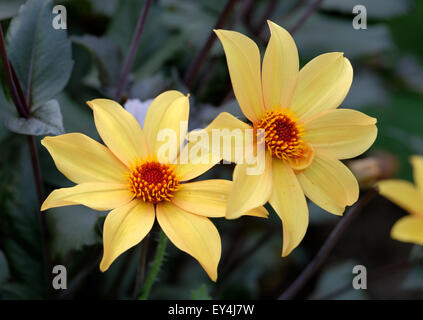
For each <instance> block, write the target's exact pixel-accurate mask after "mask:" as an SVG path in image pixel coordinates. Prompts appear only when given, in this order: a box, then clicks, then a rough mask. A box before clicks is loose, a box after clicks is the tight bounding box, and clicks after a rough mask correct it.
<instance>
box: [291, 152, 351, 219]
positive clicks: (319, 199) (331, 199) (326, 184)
mask: <svg viewBox="0 0 423 320" xmlns="http://www.w3.org/2000/svg"><path fill="white" fill-rule="evenodd" d="M297 177H298V180H299V182H300V184H301V187H302V188H303V190H304V193H305V195H306V196H307V197H308V198H309V199H310V200H311V201H313V202H314V203H315V204H317V205H318V206H319V207H321V208H322V209H324V210H326V211H329V212H330V213H333V214H336V215H342V213H343V212H344V210H345V206H347V205H348V206H350V205H352V204H354V203H355V202H356V201H357V199H358V195H359V187H358V182H357V179H356V178H355V177H354V175H353V174H352V173H351V171H350V170H349V169H348V168H347V167H346V166H345V165H344V164H343V163H342V162H341V161H339V160H336V159H334V158H332V157H330V156H328V155H325V154H323V153H319V152H316V154H315V157H314V160H313V163H312V164H311V165H310V166H309V167H307V168H306V169H305V170H303V171H301V172H299V173H298V174H297Z"/></svg>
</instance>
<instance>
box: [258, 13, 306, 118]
mask: <svg viewBox="0 0 423 320" xmlns="http://www.w3.org/2000/svg"><path fill="white" fill-rule="evenodd" d="M267 23H268V24H269V28H270V32H271V37H270V40H269V43H268V45H267V49H266V52H265V54H264V58H263V70H262V83H263V97H264V105H265V108H266V109H270V110H280V109H282V108H286V107H288V106H289V102H290V100H291V98H292V94H293V93H294V88H295V84H296V82H297V77H298V69H299V62H298V51H297V46H296V45H295V42H294V39H292V37H291V35H290V34H289V32H288V31H286V30H285V29H284V28H282V27H280V26H278V25H277V24H275V23H273V22H271V21H267Z"/></svg>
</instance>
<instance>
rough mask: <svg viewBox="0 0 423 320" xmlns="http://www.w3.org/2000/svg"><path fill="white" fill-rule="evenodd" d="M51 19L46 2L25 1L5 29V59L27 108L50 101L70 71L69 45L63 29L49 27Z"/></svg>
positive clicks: (50, 10)
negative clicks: (25, 97) (27, 95)
mask: <svg viewBox="0 0 423 320" xmlns="http://www.w3.org/2000/svg"><path fill="white" fill-rule="evenodd" d="M54 17H55V15H54V14H53V13H52V4H51V1H50V0H29V1H28V2H27V3H26V4H25V5H23V6H22V7H21V9H20V10H19V14H18V15H17V16H16V17H15V18H13V20H12V21H11V23H10V26H9V29H8V33H7V42H8V54H9V58H10V60H11V62H12V65H13V66H14V68H15V70H16V73H17V75H18V78H19V82H20V84H21V86H22V89H23V91H24V92H27V90H29V92H30V94H31V105H40V104H42V103H44V102H46V101H48V100H50V99H52V98H54V97H55V96H56V95H57V94H58V93H59V92H60V91H62V89H63V88H64V87H65V86H66V84H67V82H68V80H69V77H70V75H71V72H72V66H73V60H72V51H71V42H70V41H69V40H68V38H67V35H66V30H63V29H58V30H56V29H54V28H53V25H52V21H53V18H54Z"/></svg>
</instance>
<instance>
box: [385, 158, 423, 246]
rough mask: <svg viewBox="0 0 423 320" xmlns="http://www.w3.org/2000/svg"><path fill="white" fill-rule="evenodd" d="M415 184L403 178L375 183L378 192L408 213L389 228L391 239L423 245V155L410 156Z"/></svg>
mask: <svg viewBox="0 0 423 320" xmlns="http://www.w3.org/2000/svg"><path fill="white" fill-rule="evenodd" d="M411 164H412V166H413V175H414V181H415V182H416V185H413V184H412V183H410V182H408V181H405V180H398V179H397V180H395V179H390V180H384V181H381V182H379V183H378V184H377V187H378V189H379V193H380V194H381V195H383V196H384V197H386V198H388V199H389V200H391V201H392V202H394V203H395V204H396V205H398V206H400V207H401V208H403V209H404V210H406V211H407V212H409V213H410V215H408V216H405V217H402V218H401V219H399V220H398V221H397V222H396V223H395V224H394V226H393V227H392V229H391V237H392V238H393V239H396V240H399V241H403V242H411V243H416V244H419V245H423V185H422V182H423V157H421V156H412V157H411Z"/></svg>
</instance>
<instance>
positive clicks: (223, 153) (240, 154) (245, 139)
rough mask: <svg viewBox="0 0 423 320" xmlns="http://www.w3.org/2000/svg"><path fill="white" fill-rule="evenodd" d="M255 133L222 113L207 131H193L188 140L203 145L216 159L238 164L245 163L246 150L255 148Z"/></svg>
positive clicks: (227, 114)
mask: <svg viewBox="0 0 423 320" xmlns="http://www.w3.org/2000/svg"><path fill="white" fill-rule="evenodd" d="M253 131H254V130H253V128H252V127H251V126H249V125H248V124H246V123H245V122H243V121H241V120H239V119H237V118H235V117H234V116H233V115H231V114H230V113H227V112H222V113H220V114H219V115H218V116H217V117H216V118H215V119H213V121H212V122H211V123H210V124H209V125H208V126H207V127H206V128H205V129H203V130H197V131H191V132H190V133H189V134H188V139H189V141H191V142H192V143H193V144H194V143H197V144H203V145H204V146H205V148H206V149H208V150H210V151H211V152H212V153H213V155H214V156H215V157H219V158H220V159H224V160H226V161H228V162H235V163H236V162H244V160H245V158H244V156H245V153H244V152H245V150H246V149H248V148H253V145H254V132H253ZM251 150H252V149H251Z"/></svg>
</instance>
